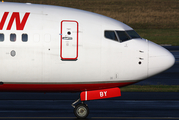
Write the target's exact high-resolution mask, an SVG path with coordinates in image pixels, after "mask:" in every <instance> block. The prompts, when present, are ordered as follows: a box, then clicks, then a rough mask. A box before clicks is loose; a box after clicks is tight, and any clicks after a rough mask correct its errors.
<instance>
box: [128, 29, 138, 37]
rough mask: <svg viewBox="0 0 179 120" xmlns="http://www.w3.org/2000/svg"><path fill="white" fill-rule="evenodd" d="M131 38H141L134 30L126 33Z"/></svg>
mask: <svg viewBox="0 0 179 120" xmlns="http://www.w3.org/2000/svg"><path fill="white" fill-rule="evenodd" d="M126 32H127V34H128V35H129V36H130V37H131V38H141V37H140V36H139V35H138V34H137V33H136V32H135V31H134V30H128V31H126Z"/></svg>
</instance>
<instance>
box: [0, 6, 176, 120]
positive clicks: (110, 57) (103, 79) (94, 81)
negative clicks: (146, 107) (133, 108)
mask: <svg viewBox="0 0 179 120" xmlns="http://www.w3.org/2000/svg"><path fill="white" fill-rule="evenodd" d="M0 55H1V56H0V62H1V67H0V71H1V72H0V92H80V98H79V99H78V100H76V101H75V102H74V103H72V106H73V107H74V114H75V116H76V117H77V118H86V117H87V116H88V114H89V108H88V106H87V104H86V103H85V101H89V100H97V99H105V98H112V97H119V96H121V91H120V88H121V87H124V86H127V85H131V84H134V83H137V82H139V81H141V80H144V79H147V78H149V77H151V76H154V75H156V74H158V73H161V72H163V71H165V70H167V69H169V68H170V67H171V66H173V64H174V62H175V59H174V57H173V55H172V54H171V53H170V52H169V51H168V50H166V49H165V48H163V47H162V46H160V45H157V44H155V43H153V42H151V41H149V40H147V39H144V38H142V37H140V36H139V35H138V34H137V33H136V32H135V31H134V29H133V28H131V27H130V26H128V25H126V24H124V23H122V22H120V21H117V20H115V19H112V18H109V17H106V16H103V15H100V14H96V13H92V12H88V11H84V10H79V9H74V8H68V7H61V6H52V5H39V4H31V3H11V2H2V3H0ZM77 103H78V104H77ZM76 104H77V105H76Z"/></svg>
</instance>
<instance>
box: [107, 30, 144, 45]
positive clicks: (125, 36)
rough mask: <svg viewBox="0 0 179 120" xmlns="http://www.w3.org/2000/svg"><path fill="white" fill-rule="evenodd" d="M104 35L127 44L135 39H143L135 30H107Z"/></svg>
mask: <svg viewBox="0 0 179 120" xmlns="http://www.w3.org/2000/svg"><path fill="white" fill-rule="evenodd" d="M104 35H105V37H106V38H108V39H111V40H115V41H120V42H125V41H128V40H131V39H135V38H141V37H140V36H139V35H138V34H137V33H136V32H135V31H134V30H127V31H117V30H114V31H112V30H105V32H104Z"/></svg>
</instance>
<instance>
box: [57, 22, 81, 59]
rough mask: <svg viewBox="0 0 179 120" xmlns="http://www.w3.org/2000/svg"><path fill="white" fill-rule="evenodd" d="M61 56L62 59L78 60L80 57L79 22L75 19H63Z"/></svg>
mask: <svg viewBox="0 0 179 120" xmlns="http://www.w3.org/2000/svg"><path fill="white" fill-rule="evenodd" d="M60 35H61V37H60V57H61V59H62V60H77V58H78V22H77V21H74V20H63V21H61V34H60Z"/></svg>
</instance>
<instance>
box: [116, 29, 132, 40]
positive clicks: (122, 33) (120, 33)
mask: <svg viewBox="0 0 179 120" xmlns="http://www.w3.org/2000/svg"><path fill="white" fill-rule="evenodd" d="M116 32H117V34H118V37H119V39H120V41H121V42H124V41H127V40H129V39H130V37H129V36H128V35H127V34H126V33H125V31H116Z"/></svg>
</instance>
